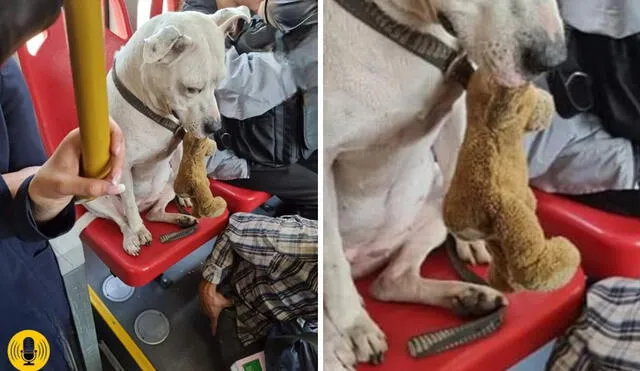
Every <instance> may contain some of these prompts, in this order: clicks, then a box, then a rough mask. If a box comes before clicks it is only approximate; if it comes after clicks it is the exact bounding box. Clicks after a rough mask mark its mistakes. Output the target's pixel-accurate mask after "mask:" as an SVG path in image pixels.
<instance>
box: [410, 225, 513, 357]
mask: <svg viewBox="0 0 640 371" xmlns="http://www.w3.org/2000/svg"><path fill="white" fill-rule="evenodd" d="M444 245H445V248H446V249H447V255H448V256H449V260H450V261H451V264H452V265H453V268H454V269H455V271H456V273H457V274H458V275H459V276H460V278H462V279H463V280H465V281H467V282H470V283H475V284H478V285H487V286H488V283H487V282H486V281H485V280H484V279H483V278H482V277H480V276H478V275H477V274H475V273H474V272H473V271H471V270H470V269H469V268H467V266H466V265H465V263H464V262H463V261H461V260H460V258H459V257H458V253H457V251H456V241H455V239H454V238H453V236H451V235H449V236H447V240H446V241H445V243H444ZM506 311H507V308H506V307H505V306H501V307H499V308H498V309H496V310H495V311H493V312H491V313H489V314H487V315H485V316H484V317H481V318H478V319H476V320H474V321H471V322H467V323H465V324H462V325H460V326H456V327H450V328H445V329H442V330H437V331H432V332H427V333H425V334H422V335H418V336H414V337H412V338H411V339H410V340H409V344H408V347H409V354H410V355H411V356H412V357H414V358H422V357H426V356H429V355H433V354H438V353H441V352H444V351H447V350H450V349H454V348H457V347H459V346H461V345H465V344H469V343H471V342H474V341H476V340H479V339H482V338H485V337H487V336H489V335H491V334H492V333H494V332H496V331H497V330H498V329H500V327H502V324H503V323H504V316H505V313H506Z"/></svg>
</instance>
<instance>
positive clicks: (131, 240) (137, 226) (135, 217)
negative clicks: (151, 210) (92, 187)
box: [121, 166, 152, 255]
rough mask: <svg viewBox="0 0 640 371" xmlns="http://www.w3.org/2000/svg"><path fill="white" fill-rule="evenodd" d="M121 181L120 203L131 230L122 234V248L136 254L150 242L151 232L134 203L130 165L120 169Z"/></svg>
mask: <svg viewBox="0 0 640 371" xmlns="http://www.w3.org/2000/svg"><path fill="white" fill-rule="evenodd" d="M122 182H123V183H124V185H125V187H126V188H125V190H124V192H123V193H122V194H121V197H122V204H123V208H124V214H125V216H126V217H127V224H128V225H129V229H130V230H131V232H132V235H130V236H127V235H125V236H124V240H123V247H124V250H125V251H126V252H127V253H128V254H130V255H138V253H139V252H140V246H144V245H148V244H150V243H151V239H152V236H151V232H149V230H148V229H147V227H145V226H144V222H143V221H142V218H141V217H140V211H139V210H138V205H137V204H136V197H135V194H134V192H133V174H132V169H131V167H128V166H125V167H124V168H123V169H122Z"/></svg>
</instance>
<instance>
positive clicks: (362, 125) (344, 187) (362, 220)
mask: <svg viewBox="0 0 640 371" xmlns="http://www.w3.org/2000/svg"><path fill="white" fill-rule="evenodd" d="M374 3H376V4H377V5H378V6H379V7H380V9H382V10H383V11H384V12H385V13H386V14H387V15H389V16H390V17H391V18H392V19H394V20H395V21H396V22H398V23H401V24H404V25H408V26H409V27H411V28H412V29H414V30H416V31H418V32H423V33H432V34H435V35H436V36H438V37H439V38H440V39H441V40H443V41H445V42H446V43H447V44H449V45H450V46H451V47H452V48H455V49H457V48H462V49H464V51H466V52H467V53H468V55H469V58H470V59H471V60H472V61H474V62H475V63H476V64H478V65H481V66H484V67H487V68H489V69H490V70H491V71H492V72H493V74H495V76H496V77H497V78H498V79H499V80H500V81H501V82H502V83H503V84H504V85H508V86H513V85H518V84H520V83H522V82H523V81H524V80H526V79H531V78H532V77H534V76H536V75H538V74H539V73H540V72H542V71H544V70H547V69H549V68H551V67H553V66H555V65H557V64H559V63H560V62H562V60H564V58H565V56H566V50H565V46H564V33H563V28H562V22H561V19H560V17H559V13H558V8H557V4H556V1H555V0H538V1H531V0H374ZM324 11H325V17H324V25H325V27H324V30H325V37H324V40H325V44H324V170H325V173H324V174H325V175H324V247H323V248H324V251H325V252H324V341H325V348H324V349H325V351H324V354H325V369H327V370H332V371H333V370H341V369H352V367H353V365H355V364H356V363H357V362H367V361H370V360H372V359H374V360H375V359H376V358H379V356H380V354H381V353H383V352H384V351H385V350H386V349H387V345H386V339H385V336H384V334H383V333H382V331H381V330H380V329H379V328H378V326H377V325H376V324H375V323H374V321H373V320H372V319H371V318H370V317H369V315H368V313H367V312H366V311H365V309H364V308H363V307H362V304H361V300H360V297H359V295H358V292H357V291H356V288H355V285H354V283H353V278H354V277H355V278H357V277H361V276H363V275H366V274H369V273H372V272H374V271H376V270H378V269H381V268H384V269H383V270H382V273H381V274H380V275H379V276H378V277H377V278H376V280H375V282H374V284H373V287H372V290H371V291H372V292H371V293H372V295H373V296H374V297H376V298H377V299H380V300H388V301H402V302H414V303H423V304H427V305H436V306H440V307H444V308H449V309H451V310H454V311H457V312H463V313H474V314H483V313H486V312H488V311H491V310H493V309H495V308H496V306H498V305H501V304H502V303H503V302H504V300H505V299H504V297H503V296H502V294H501V293H499V292H497V291H495V290H493V289H491V288H487V287H483V286H478V285H473V284H469V283H464V282H459V281H438V280H433V279H425V278H421V277H420V275H419V271H420V266H421V265H422V263H423V261H424V259H425V258H426V257H427V255H428V254H429V253H430V252H431V251H432V250H433V249H434V248H436V247H437V246H439V245H440V244H441V243H442V242H443V241H444V240H445V237H446V234H447V230H446V228H445V225H444V223H443V220H442V215H441V202H442V197H443V195H444V193H445V192H446V187H447V183H448V182H449V181H450V179H451V177H452V175H453V170H454V168H455V162H456V156H457V151H458V149H459V146H460V144H461V142H462V138H463V135H464V129H465V121H466V117H465V116H466V112H465V106H464V94H463V91H462V88H461V87H460V86H459V85H457V84H456V83H454V82H452V81H445V79H444V78H443V74H442V73H441V71H440V70H439V69H437V68H435V67H434V66H432V65H430V64H429V63H427V62H426V61H425V60H423V59H421V58H419V57H417V56H415V55H414V54H412V53H410V52H409V51H407V50H406V49H404V48H403V47H401V46H399V45H398V44H396V43H395V42H393V41H391V40H389V39H388V38H387V37H386V36H384V35H382V34H381V33H379V32H377V31H375V30H373V29H371V28H370V27H368V26H367V25H365V24H364V23H363V22H361V21H360V20H358V19H356V18H355V17H354V16H353V15H351V14H350V13H348V12H347V11H345V10H344V9H343V8H342V7H341V6H340V5H338V4H336V3H335V2H334V1H333V0H327V1H326V2H325V10H324ZM438 16H440V18H438ZM437 19H445V20H446V22H447V23H448V25H447V26H448V27H449V30H450V31H452V32H453V33H455V34H456V35H457V36H458V38H453V37H452V36H451V35H449V34H448V33H447V32H445V30H444V28H443V27H441V26H440V25H439V24H438V21H437ZM436 159H437V162H436ZM457 251H458V254H459V256H460V257H461V258H462V259H463V260H466V261H468V262H471V263H487V262H489V261H490V259H491V257H490V255H489V254H488V252H487V250H486V249H485V247H484V244H483V242H482V241H476V242H473V243H465V242H461V241H457ZM398 321H402V319H401V318H399V319H398Z"/></svg>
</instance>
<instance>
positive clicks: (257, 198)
mask: <svg viewBox="0 0 640 371" xmlns="http://www.w3.org/2000/svg"><path fill="white" fill-rule="evenodd" d="M210 182H211V185H210V188H211V191H212V193H213V195H214V196H220V197H222V198H224V199H225V200H226V201H227V208H228V209H229V212H231V213H237V212H245V213H249V212H252V211H253V210H255V209H257V208H258V207H259V206H260V205H262V204H263V203H265V202H266V201H267V200H268V199H270V198H271V195H270V194H268V193H266V192H260V191H252V190H250V189H245V188H239V187H235V186H232V185H230V184H227V183H224V182H220V181H217V180H213V179H212V180H210Z"/></svg>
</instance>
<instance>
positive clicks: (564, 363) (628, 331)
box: [548, 278, 640, 371]
mask: <svg viewBox="0 0 640 371" xmlns="http://www.w3.org/2000/svg"><path fill="white" fill-rule="evenodd" d="M548 369H549V370H551V371H569V370H570V371H574V370H575V371H578V370H580V371H582V370H585V371H586V370H588V371H592V370H593V371H595V370H598V371H599V370H620V371H627V370H628V371H632V370H633V371H637V370H640V281H638V280H636V279H626V278H609V279H606V280H604V281H600V282H598V283H596V284H594V285H593V286H592V287H591V288H590V289H589V292H588V293H587V299H586V305H585V309H584V311H583V313H582V315H581V316H580V318H579V319H578V320H577V322H576V323H575V324H574V325H573V326H572V327H571V328H570V329H569V330H568V331H567V333H566V335H565V336H564V337H563V338H562V339H560V340H559V341H558V343H557V344H556V346H555V349H554V352H553V355H552V356H551V359H550V360H549V364H548Z"/></svg>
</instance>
